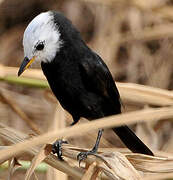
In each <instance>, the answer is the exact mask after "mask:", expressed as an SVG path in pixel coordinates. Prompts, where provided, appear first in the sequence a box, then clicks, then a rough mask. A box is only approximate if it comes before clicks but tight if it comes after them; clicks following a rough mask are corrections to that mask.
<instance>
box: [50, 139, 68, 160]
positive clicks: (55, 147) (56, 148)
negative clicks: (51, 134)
mask: <svg viewBox="0 0 173 180" xmlns="http://www.w3.org/2000/svg"><path fill="white" fill-rule="evenodd" d="M62 144H68V142H67V141H63V140H57V141H55V142H54V143H53V144H52V152H53V154H57V156H58V159H59V160H61V161H63V158H62Z"/></svg>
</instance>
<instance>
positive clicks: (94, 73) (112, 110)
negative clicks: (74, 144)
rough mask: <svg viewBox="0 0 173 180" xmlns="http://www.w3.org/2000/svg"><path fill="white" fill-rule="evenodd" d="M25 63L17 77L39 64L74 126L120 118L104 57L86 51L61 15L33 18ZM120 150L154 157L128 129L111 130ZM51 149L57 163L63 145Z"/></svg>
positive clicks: (27, 32) (26, 36) (81, 156)
mask: <svg viewBox="0 0 173 180" xmlns="http://www.w3.org/2000/svg"><path fill="white" fill-rule="evenodd" d="M23 48H24V60H23V62H22V63H21V66H20V68H19V71H18V76H20V75H21V74H22V73H23V72H24V71H25V70H26V69H27V68H28V67H30V65H31V64H32V63H33V62H34V61H37V62H40V63H41V68H42V71H43V73H44V75H45V77H46V78H47V81H48V83H49V85H50V88H51V90H52V92H53V94H54V95H55V97H56V98H57V100H58V101H59V102H60V104H61V106H62V107H63V108H64V109H65V110H66V111H68V112H69V113H70V114H71V115H72V118H73V123H72V124H71V125H74V124H76V123H77V122H78V121H79V119H80V118H82V117H83V118H86V119H88V120H95V119H98V118H103V117H107V116H110V115H116V114H120V113H121V99H120V94H119V91H118V89H117V86H116V84H115V82H114V80H113V77H112V75H111V72H110V71H109V69H108V67H107V65H106V64H105V62H104V61H103V60H102V58H101V57H100V56H99V55H98V54H97V53H96V52H95V51H93V50H92V49H91V48H89V47H88V46H87V44H86V43H85V42H84V40H83V39H82V37H81V34H80V32H79V31H78V30H77V28H76V27H75V26H74V25H73V24H72V22H71V21H70V20H69V19H68V18H66V17H65V16H64V15H63V14H62V13H61V12H59V11H47V12H42V13H41V14H39V15H37V16H36V17H35V18H34V19H33V20H32V21H31V22H30V23H29V25H28V26H27V27H26V29H25V31H24V35H23ZM112 130H113V131H114V132H115V133H116V134H117V135H118V136H119V138H120V139H121V141H122V142H123V143H124V145H125V146H126V147H127V148H129V149H130V150H131V151H132V152H134V153H141V154H146V155H151V156H154V154H153V152H152V151H151V150H150V149H149V148H148V147H147V146H146V145H145V144H144V143H143V142H142V141H141V140H140V139H139V138H138V137H137V136H136V135H135V133H134V132H133V131H132V130H131V129H130V128H129V127H128V126H127V125H123V126H120V127H113V128H112ZM102 133H103V129H99V131H98V136H97V139H96V143H95V145H94V147H93V148H92V149H91V150H89V151H88V152H81V153H79V154H78V156H77V158H78V160H79V161H82V160H84V159H85V158H87V156H88V155H90V154H95V153H97V150H98V147H99V143H100V139H101V136H102ZM62 143H64V141H56V142H55V143H54V144H53V153H57V155H58V157H59V159H61V156H62V152H61V145H62Z"/></svg>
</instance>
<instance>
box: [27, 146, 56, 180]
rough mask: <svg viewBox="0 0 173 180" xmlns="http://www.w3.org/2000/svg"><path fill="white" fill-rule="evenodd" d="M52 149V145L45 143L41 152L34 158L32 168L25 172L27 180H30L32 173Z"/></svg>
mask: <svg viewBox="0 0 173 180" xmlns="http://www.w3.org/2000/svg"><path fill="white" fill-rule="evenodd" d="M51 151H52V148H51V145H50V144H48V145H44V146H43V147H42V148H41V149H40V151H39V153H38V154H37V155H36V156H35V157H34V158H33V160H32V163H31V166H30V168H29V169H28V170H27V172H26V174H25V180H29V179H30V177H31V175H32V174H33V172H34V170H35V168H36V167H37V165H38V164H40V163H41V162H42V161H43V160H44V159H45V158H46V157H47V156H48V155H49V154H50V153H51Z"/></svg>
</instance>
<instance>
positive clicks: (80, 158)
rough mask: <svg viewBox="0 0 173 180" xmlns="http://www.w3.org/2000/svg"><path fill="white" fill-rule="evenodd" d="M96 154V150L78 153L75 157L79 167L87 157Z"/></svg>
mask: <svg viewBox="0 0 173 180" xmlns="http://www.w3.org/2000/svg"><path fill="white" fill-rule="evenodd" d="M96 153H97V151H96V150H91V151H87V152H80V153H79V154H78V155H77V160H78V161H79V167H80V163H81V162H82V161H84V160H85V159H86V158H87V156H88V155H95V154H96Z"/></svg>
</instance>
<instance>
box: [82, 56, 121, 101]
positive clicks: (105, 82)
mask: <svg viewBox="0 0 173 180" xmlns="http://www.w3.org/2000/svg"><path fill="white" fill-rule="evenodd" d="M80 71H81V75H82V77H83V82H84V85H85V86H86V88H87V89H88V91H91V92H94V93H96V94H100V95H101V96H103V97H105V98H109V99H112V100H113V101H116V102H117V101H118V102H117V103H119V104H120V95H119V92H118V89H117V87H116V85H115V83H114V80H113V78H112V75H111V73H110V71H109V69H108V67H107V66H106V64H105V63H104V62H103V60H102V59H101V58H100V57H99V56H98V55H97V54H95V53H93V54H92V56H87V57H85V58H84V59H83V60H82V61H81V62H80Z"/></svg>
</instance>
